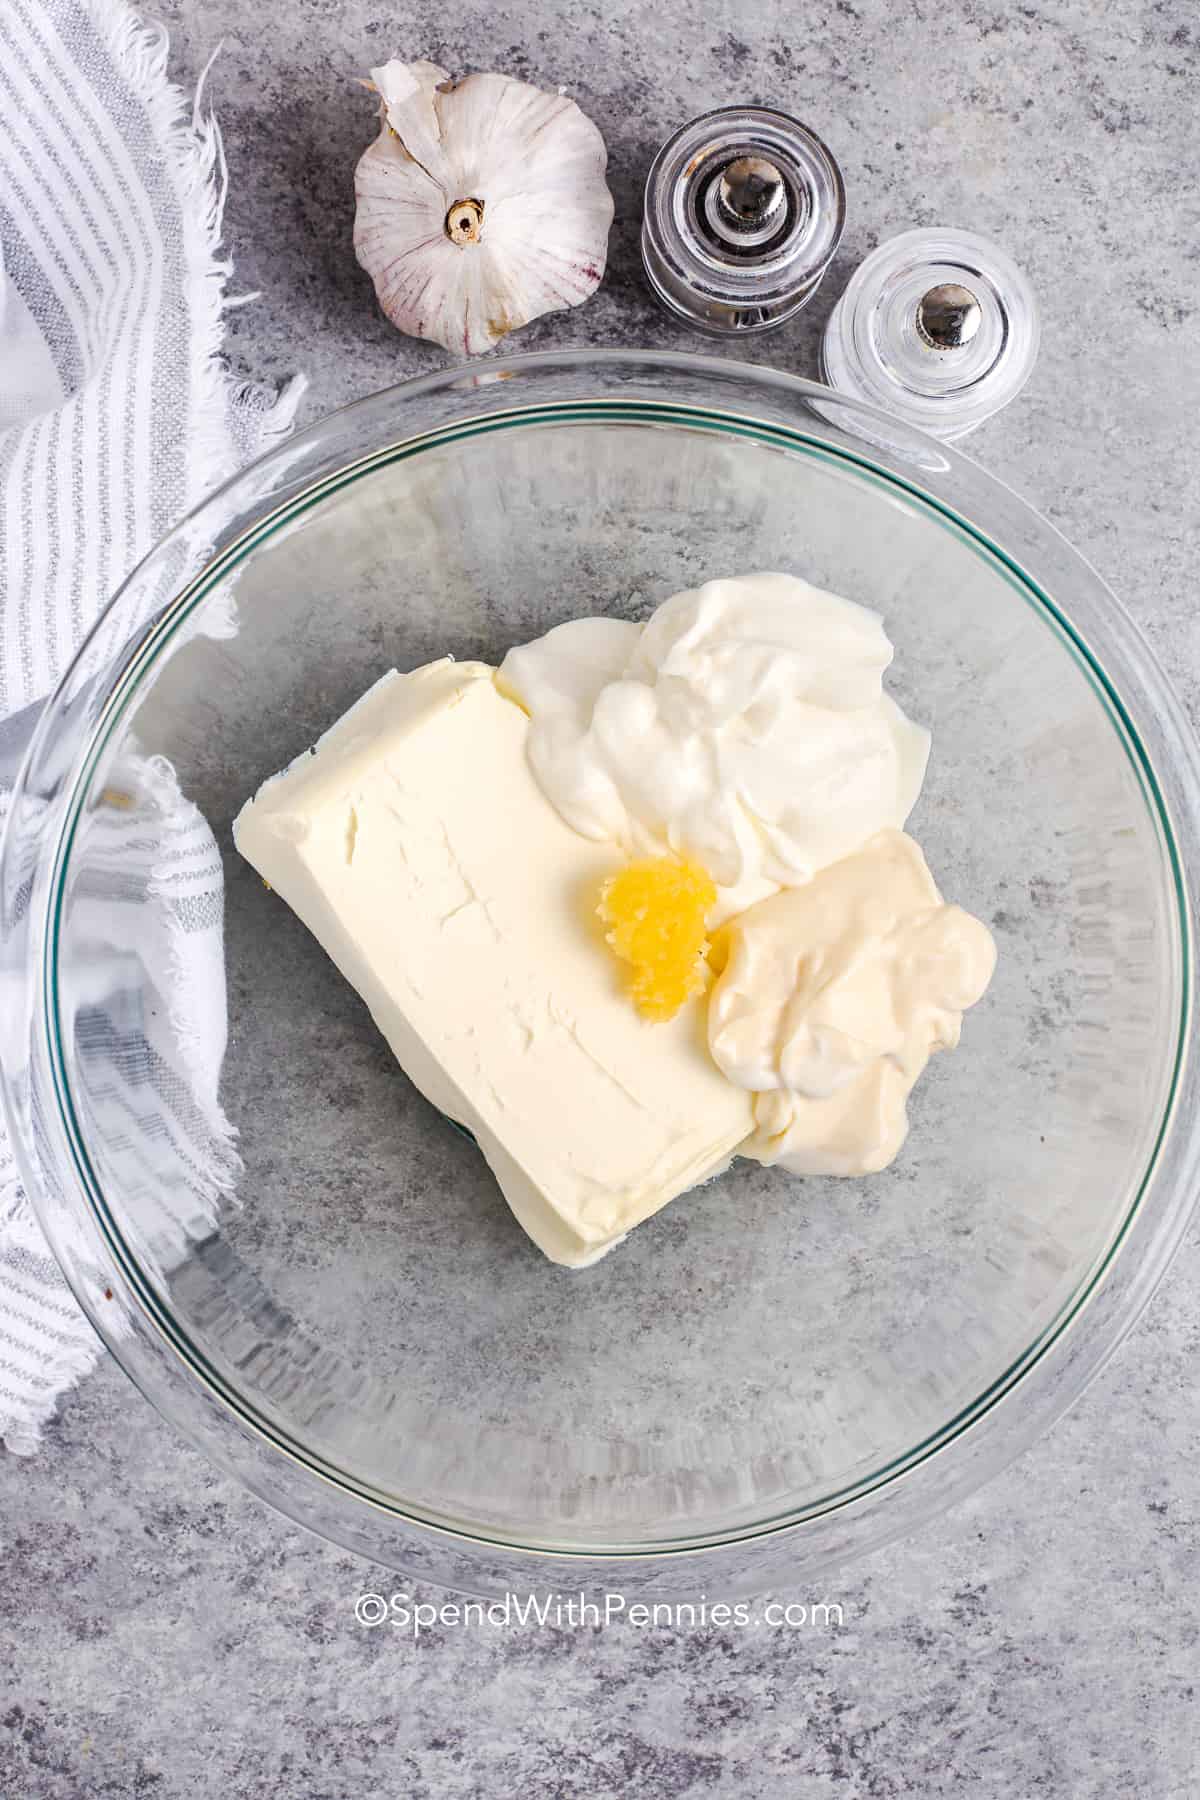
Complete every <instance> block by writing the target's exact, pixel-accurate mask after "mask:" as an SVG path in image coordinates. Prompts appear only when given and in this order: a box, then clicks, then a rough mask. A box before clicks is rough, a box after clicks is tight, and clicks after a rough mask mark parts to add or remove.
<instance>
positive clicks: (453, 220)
mask: <svg viewBox="0 0 1200 1800" xmlns="http://www.w3.org/2000/svg"><path fill="white" fill-rule="evenodd" d="M371 79H372V82H373V84H374V86H375V87H376V88H377V89H378V91H379V94H380V96H381V100H382V108H381V113H382V124H381V129H380V133H379V136H378V138H377V139H376V141H375V142H374V143H373V144H372V145H371V147H370V148H369V149H368V150H366V151H365V152H364V153H363V155H362V157H361V158H360V160H359V164H358V169H357V172H356V174H355V182H354V187H355V195H356V199H357V203H358V204H357V210H356V213H355V218H354V249H355V252H356V254H357V256H358V260H359V262H360V263H361V264H362V266H363V268H364V269H365V270H366V271H367V273H368V275H370V277H371V279H372V281H373V282H374V283H375V292H376V294H377V295H378V296H379V304H380V306H381V307H382V308H383V310H384V312H385V313H386V315H387V317H388V318H389V319H390V320H391V322H392V324H393V325H395V326H397V327H398V328H399V330H401V331H406V332H408V333H409V334H410V335H411V336H413V337H423V338H429V339H430V340H431V341H432V342H433V343H435V344H441V345H442V346H443V347H444V348H445V349H447V350H450V351H452V352H454V353H456V354H458V355H464V356H477V355H479V354H480V353H481V352H482V351H484V350H490V349H491V348H492V346H493V344H498V343H499V342H500V340H501V338H503V337H506V336H507V334H508V333H509V332H510V331H516V330H517V329H518V328H519V327H520V326H522V325H528V324H529V322H530V320H531V319H536V318H538V317H539V315H540V314H542V313H546V312H558V311H560V310H561V309H562V308H564V307H568V306H578V305H580V304H581V302H582V301H584V300H586V299H587V298H588V297H589V295H591V294H592V293H594V292H595V289H596V288H597V287H598V285H599V283H600V281H601V279H602V277H603V275H604V264H605V260H606V257H607V253H608V233H609V228H610V226H611V225H612V218H613V200H612V195H611V194H610V193H609V191H608V188H607V186H606V184H605V180H604V171H605V167H606V165H607V161H608V155H607V152H606V150H605V147H604V139H603V138H602V137H601V136H600V133H599V131H598V130H597V129H596V127H595V126H594V125H593V124H592V121H591V120H590V119H589V118H587V117H586V115H585V114H584V113H582V112H581V111H580V109H579V107H578V106H576V104H575V102H574V101H573V100H568V99H566V98H565V97H564V96H562V95H560V94H548V93H543V92H542V90H541V89H540V88H536V87H532V86H531V85H530V84H529V83H528V82H525V81H515V80H513V78H512V77H511V76H508V75H468V76H466V77H465V78H464V79H463V80H462V81H458V82H454V81H451V79H450V77H449V76H448V75H447V74H446V71H445V70H444V69H439V68H438V67H437V66H436V64H434V63H428V62H417V63H403V62H398V61H395V60H393V61H392V62H389V63H385V64H384V65H383V67H382V68H378V69H372V71H371Z"/></svg>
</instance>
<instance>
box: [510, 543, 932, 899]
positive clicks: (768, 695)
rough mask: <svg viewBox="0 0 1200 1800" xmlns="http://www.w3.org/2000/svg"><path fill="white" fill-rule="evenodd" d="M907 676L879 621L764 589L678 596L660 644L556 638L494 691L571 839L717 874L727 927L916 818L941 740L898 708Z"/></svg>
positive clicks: (575, 626) (718, 588)
mask: <svg viewBox="0 0 1200 1800" xmlns="http://www.w3.org/2000/svg"><path fill="white" fill-rule="evenodd" d="M891 660H892V646H891V643H890V641H889V639H888V637H887V634H886V632H885V631H884V629H883V623H882V620H881V619H880V617H879V615H878V613H874V612H871V611H869V610H868V608H866V607H865V606H859V605H857V604H856V602H854V601H852V600H843V599H841V598H840V597H839V596H838V595H836V594H829V593H825V592H824V591H823V590H822V589H820V588H815V587H812V586H811V585H810V584H809V583H808V582H807V581H801V580H799V579H798V578H797V577H796V576H794V575H770V574H768V575H748V576H742V577H738V578H737V579H731V580H725V581H709V582H706V583H705V584H704V586H703V587H699V588H695V589H691V590H689V591H687V592H685V593H681V594H676V595H675V596H674V598H673V599H670V600H668V601H666V602H665V604H664V605H662V606H660V607H659V609H658V611H657V612H656V613H655V614H654V615H653V617H652V618H651V619H650V620H649V621H648V623H647V624H646V625H644V626H641V625H633V624H628V623H626V622H624V621H622V620H616V619H599V618H594V619H577V620H571V621H569V622H568V623H567V624H565V625H558V626H556V627H555V628H554V630H553V631H550V632H548V633H547V634H546V636H545V637H542V638H538V639H537V640H536V641H535V642H533V643H530V644H524V645H521V646H519V647H518V648H516V649H514V650H510V651H509V653H508V655H507V656H506V657H505V659H504V661H503V663H502V664H501V666H500V669H499V671H498V674H497V677H496V681H497V685H498V687H499V688H500V691H501V692H502V693H503V694H506V695H507V696H508V697H509V698H510V699H514V700H516V701H517V702H518V703H519V704H520V705H521V706H523V707H524V708H525V710H526V712H528V714H529V716H530V729H529V748H528V754H529V762H530V766H531V768H532V770H533V773H534V775H535V777H536V779H537V781H538V784H539V785H540V787H541V789H542V791H543V793H545V795H546V796H547V798H548V799H549V800H550V801H551V803H552V804H553V805H554V806H555V807H556V808H557V810H558V812H559V813H560V814H561V816H562V817H563V818H564V819H565V820H566V822H567V824H568V825H571V826H572V827H573V828H574V829H575V830H576V831H578V832H580V833H581V834H582V835H583V836H584V837H587V838H593V839H611V840H613V841H615V842H616V843H619V844H620V845H622V846H623V847H624V848H625V849H626V850H627V851H628V852H630V853H631V854H639V855H642V854H650V855H661V854H665V853H667V852H669V851H674V852H676V853H678V854H679V855H682V856H687V857H690V858H692V859H694V860H695V861H697V862H699V863H701V864H702V865H703V866H704V867H705V868H706V869H707V870H708V871H709V873H710V874H711V875H712V877H713V879H714V881H715V882H716V883H717V885H718V888H719V889H720V890H721V892H720V899H719V905H718V910H717V914H716V920H717V921H719V920H721V919H724V918H728V917H730V916H731V915H732V914H733V913H736V912H738V911H741V910H742V909H743V908H744V907H746V906H748V905H750V904H751V903H752V902H754V901H756V900H759V899H761V898H763V897H764V896H766V895H768V894H772V893H775V892H777V891H778V889H779V888H780V887H791V886H794V885H796V884H798V883H801V882H806V881H808V880H809V879H810V877H811V876H812V875H813V874H815V872H816V871H817V870H818V869H822V868H824V867H826V866H827V865H828V864H830V863H833V862H836V861H837V860H838V859H839V858H840V857H844V856H847V855H848V854H849V853H850V852H851V851H852V850H854V849H856V848H857V847H858V846H859V845H860V844H862V843H863V842H864V840H865V839H867V838H869V837H871V836H873V834H874V833H876V832H878V831H880V830H882V829H884V828H885V827H888V826H894V827H899V826H902V825H903V824H904V822H905V820H906V819H907V818H908V815H909V813H910V812H911V810H912V808H913V806H914V804H915V803H916V799H917V796H918V794H919V793H920V790H921V783H922V781H923V780H924V777H925V764H926V761H927V759H928V756H929V733H928V732H927V731H925V730H923V729H922V727H920V726H919V725H914V724H913V723H912V722H911V721H910V720H909V719H907V718H906V717H905V715H904V713H903V712H901V710H900V708H899V707H898V706H897V705H896V703H895V702H894V701H893V700H892V699H891V698H890V697H889V696H888V695H887V694H885V693H884V691H883V675H884V671H885V670H886V669H887V667H888V665H889V663H890V662H891Z"/></svg>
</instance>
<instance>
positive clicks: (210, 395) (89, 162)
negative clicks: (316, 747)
mask: <svg viewBox="0 0 1200 1800" xmlns="http://www.w3.org/2000/svg"><path fill="white" fill-rule="evenodd" d="M166 63H167V40H166V34H165V32H164V31H163V30H162V28H161V27H158V26H155V25H151V24H147V23H144V22H143V21H142V20H140V19H139V18H138V17H137V16H136V15H135V14H134V13H133V12H131V11H130V9H129V7H128V6H127V5H126V4H125V0H3V4H0V826H2V825H3V820H4V816H5V814H6V812H7V790H8V789H9V788H10V787H11V782H12V778H13V774H14V772H15V765H16V763H17V762H18V761H19V755H20V750H21V747H22V744H23V741H24V739H25V738H26V737H27V735H28V731H29V730H30V729H31V726H32V721H33V719H34V718H35V717H36V713H37V707H38V703H40V702H41V701H42V700H43V699H44V698H45V696H46V694H47V692H48V691H49V690H50V688H51V687H52V686H53V684H54V682H55V681H56V680H57V679H58V677H59V675H60V674H61V673H62V671H63V669H64V667H65V665H66V663H67V662H68V660H69V659H70V657H71V655H72V654H73V652H74V651H75V649H76V648H77V647H78V645H79V642H80V640H81V638H82V637H83V636H84V635H85V634H86V632H87V631H88V630H89V628H90V627H91V626H92V625H93V623H94V622H95V620H96V617H97V615H98V613H99V612H100V611H101V609H102V608H103V605H104V603H105V601H106V599H107V598H108V597H109V596H110V595H112V594H113V592H114V591H115V590H116V588H117V587H118V586H119V585H120V583H121V581H122V580H123V578H124V577H125V575H126V574H128V572H129V571H130V570H131V569H132V568H133V566H134V564H135V563H137V562H138V560H139V559H140V558H141V557H142V556H143V555H144V554H145V553H146V551H147V550H148V549H149V548H150V547H151V545H152V544H153V543H154V541H155V540H156V539H157V538H158V537H159V536H160V535H161V534H162V533H163V532H164V531H165V530H166V529H167V528H168V527H169V526H170V525H171V524H173V523H174V522H175V520H177V519H178V518H179V517H180V515H181V514H182V513H184V512H185V511H186V510H187V509H188V508H189V507H190V506H192V505H193V504H195V503H196V502H197V501H198V500H199V499H200V498H201V496H202V495H203V494H204V493H205V492H206V490H208V489H209V488H211V487H212V486H213V485H214V484H215V483H216V482H218V481H220V480H221V479H223V478H224V477H225V476H227V475H229V474H230V473H232V472H233V470H234V469H235V468H236V467H237V466H238V465H239V463H241V462H243V461H245V460H247V459H248V458H249V457H250V456H251V455H253V454H255V453H256V452H257V451H258V450H260V449H261V448H263V447H264V446H265V444H266V442H267V441H268V440H270V439H271V438H273V437H277V436H279V435H281V434H283V433H284V432H286V431H287V430H288V429H289V427H290V425H291V422H292V418H293V415H294V412H295V407H296V403H297V401H298V399H299V397H300V393H301V388H302V383H301V382H300V380H299V379H297V380H295V381H293V382H292V383H291V384H289V386H288V387H287V389H285V391H284V392H283V393H282V394H278V395H276V394H271V393H268V392H266V391H265V390H263V389H262V388H259V387H256V386H254V385H252V384H248V383H241V382H238V381H236V380H235V379H233V377H232V376H231V375H230V373H229V371H228V369H227V368H226V366H225V364H224V363H223V361H222V360H221V357H220V349H221V343H222V337H223V321H222V314H223V309H224V307H225V305H226V304H227V300H226V296H225V284H226V281H227V279H228V276H229V273H230V267H229V263H228V261H227V260H223V259H222V258H221V256H220V254H219V239H220V231H221V212H222V204H223V200H224V193H225V167H224V160H223V156H222V151H221V140H220V135H219V132H218V130H217V126H216V122H215V121H214V120H213V119H212V118H211V117H202V116H201V113H200V110H199V100H198V97H197V103H196V105H195V106H194V107H193V106H188V105H187V104H186V103H185V100H184V96H183V94H182V93H181V92H180V90H179V89H178V88H177V87H175V86H173V85H172V84H171V83H170V82H169V81H168V80H167V75H166ZM162 598H163V599H165V598H167V596H165V595H164V596H162ZM136 623H137V621H134V620H127V619H126V620H115V619H114V620H113V623H112V629H113V631H114V633H116V632H118V631H119V632H120V633H121V635H122V637H123V636H124V634H125V633H127V632H128V631H129V630H130V628H131V627H132V626H133V625H135V624H136ZM117 648H118V641H117V639H116V638H115V637H114V642H113V644H112V646H111V649H112V650H113V651H114V652H115V650H116V649H117ZM123 786H124V789H125V790H126V792H127V794H128V797H129V804H128V806H126V807H124V808H123V809H121V810H119V811H118V812H116V813H115V814H114V815H113V816H112V817H111V818H110V819H108V820H106V821H103V822H102V823H101V824H100V825H99V826H98V827H97V828H98V829H102V830H107V831H109V832H110V833H111V837H112V841H111V844H108V845H103V846H101V847H100V850H99V853H98V855H99V861H98V863H97V866H100V867H102V866H103V858H104V856H105V855H108V856H110V857H111V860H112V867H113V870H114V872H119V884H118V886H117V888H116V889H113V888H112V887H110V889H109V890H108V891H107V892H106V896H105V899H104V902H103V904H102V905H101V904H99V903H97V906H96V916H95V932H96V945H97V968H98V986H97V997H96V1000H95V1004H94V1005H93V1006H92V1007H91V1008H90V1010H89V1012H88V1013H87V1015H86V1016H80V1017H78V1018H77V1019H76V1021H75V1030H76V1042H77V1047H79V1049H80V1053H81V1054H86V1055H89V1056H90V1057H91V1058H92V1065H91V1066H92V1068H93V1070H96V1069H99V1070H100V1071H101V1073H102V1074H104V1073H105V1072H107V1073H109V1074H110V1075H111V1079H110V1080H108V1081H104V1080H100V1081H98V1082H97V1083H96V1085H95V1091H96V1092H97V1093H98V1094H100V1095H101V1098H102V1103H103V1102H104V1101H105V1097H106V1100H107V1103H108V1104H110V1105H111V1106H112V1108H113V1109H114V1116H116V1115H117V1114H120V1113H122V1112H123V1113H125V1114H129V1115H130V1116H132V1115H133V1114H134V1113H136V1115H137V1116H138V1117H139V1118H140V1119H141V1120H142V1121H143V1123H144V1122H145V1120H146V1118H147V1114H148V1113H150V1114H151V1115H152V1116H153V1122H154V1126H155V1129H154V1130H153V1131H146V1132H145V1134H144V1135H145V1140H146V1143H147V1144H148V1145H152V1144H153V1143H154V1141H155V1140H156V1139H158V1140H159V1141H161V1142H162V1143H163V1144H164V1145H170V1144H171V1143H172V1142H173V1141H174V1142H175V1143H176V1144H178V1142H179V1140H180V1139H184V1140H186V1142H187V1144H188V1146H189V1148H190V1149H191V1151H192V1152H193V1159H194V1161H195V1164H196V1167H197V1170H198V1171H199V1173H198V1175H197V1181H196V1185H195V1190H194V1192H193V1193H192V1194H191V1195H190V1196H185V1197H183V1199H182V1200H181V1199H180V1198H179V1197H178V1196H176V1197H175V1198H174V1199H173V1200H172V1202H171V1205H170V1208H169V1209H168V1210H167V1212H165V1213H164V1214H163V1216H162V1217H156V1216H155V1214H154V1207H155V1205H156V1191H157V1190H156V1183H155V1170H154V1167H153V1161H152V1152H151V1160H149V1161H148V1162H147V1165H146V1168H145V1171H144V1175H145V1181H144V1186H145V1191H146V1204H145V1208H144V1214H145V1216H146V1218H147V1219H148V1220H149V1224H148V1231H149V1234H150V1237H151V1239H152V1240H153V1243H152V1247H153V1249H154V1250H155V1251H156V1253H157V1254H159V1255H161V1256H163V1257H169V1255H170V1251H171V1245H172V1241H173V1240H176V1241H177V1242H178V1243H179V1244H180V1245H182V1242H183V1240H184V1238H185V1237H186V1236H187V1235H192V1234H195V1233H197V1232H199V1231H202V1230H204V1229H206V1228H207V1225H208V1224H209V1223H210V1222H211V1217H212V1213H213V1209H214V1208H215V1205H216V1204H217V1201H218V1200H219V1198H220V1195H221V1194H222V1193H223V1192H225V1191H227V1189H228V1187H229V1185H230V1182H231V1180H232V1175H233V1172H234V1169H235V1167H236V1160H235V1158H234V1156H233V1152H232V1146H231V1140H230V1134H229V1131H228V1128H227V1126H226V1125H225V1121H224V1119H223V1116H222V1114H221V1111H220V1106H219V1104H218V1101H217V1076H218V1073H219V1068H220V1061H221V1055H222V1052H223V1048H224V1019H223V1017H218V1016H216V1014H215V1012H214V1008H213V1003H212V996H213V995H214V994H217V995H223V993H224V981H223V969H222V944H221V905H222V890H221V860H220V856H219V855H218V854H217V851H216V846H215V844H214V842H213V839H212V835H211V833H210V832H209V830H208V827H207V825H206V824H205V822H204V820H203V819H202V818H201V816H200V815H199V813H197V812H196V810H195V808H194V807H192V806H191V805H190V804H189V803H188V802H187V801H186V800H185V799H184V798H183V797H182V796H181V795H180V794H179V792H178V789H177V787H176V786H175V785H174V776H173V774H172V772H171V770H170V769H169V768H168V767H166V766H165V765H160V764H154V763H150V762H146V763H144V764H142V765H140V766H138V767H131V768H129V769H127V770H125V771H123ZM114 891H116V892H117V898H116V900H114V898H113V892H114ZM147 895H149V896H151V897H152V898H153V900H154V902H155V904H154V905H152V906H151V907H150V908H147V907H146V906H145V898H146V896H147ZM125 901H127V902H128V906H127V907H126V909H125V911H124V912H123V910H122V906H123V902H125ZM84 903H85V904H86V901H85V902H84ZM148 917H151V918H152V923H151V924H150V925H149V927H148V926H147V924H146V921H147V918H148ZM126 920H128V921H134V920H136V926H135V925H133V924H130V925H129V928H128V929H126V923H125V921H126ZM131 956H132V957H136V958H137V959H138V969H137V975H136V979H135V978H133V976H132V972H131V971H130V969H129V965H128V964H127V963H123V960H122V959H125V958H128V957H131ZM122 967H125V968H126V970H127V979H126V980H124V981H122V980H121V978H120V972H121V969H122ZM105 971H107V973H108V975H110V976H111V978H112V979H111V982H110V983H109V986H108V987H105V985H104V982H103V980H100V979H99V975H103V974H104V972H105ZM2 974H3V971H2V970H0V977H2ZM146 991H154V992H157V993H159V994H160V995H161V998H162V1001H163V1006H162V1008H161V1009H160V1010H156V1017H157V1018H158V1019H159V1020H166V1021H168V1022H169V1024H170V1026H171V1030H170V1031H168V1033H167V1035H166V1037H165V1038H160V1039H158V1040H157V1041H156V1039H155V1036H154V1032H153V1031H152V1030H151V1029H150V1027H149V1026H148V1025H147V1024H146V1021H145V1019H144V1018H142V1017H140V1016H138V1017H131V1016H130V1014H129V1009H128V1001H129V996H130V995H131V994H137V993H143V994H144V993H145V992H146ZM156 1029H157V1030H159V1031H160V1032H161V1031H162V1030H163V1027H162V1026H161V1024H160V1026H158V1027H157V1028H156ZM181 1057H182V1058H186V1059H187V1080H186V1081H185V1082H181V1081H180V1080H179V1060H180V1058H181ZM106 1058H107V1059H108V1060H107V1062H106V1061H105V1059H106ZM185 1090H186V1093H187V1096H188V1101H187V1104H186V1105H181V1104H180V1101H179V1095H180V1093H181V1092H183V1091H185ZM173 1160H174V1162H175V1164H176V1165H178V1163H179V1161H180V1158H179V1156H178V1154H176V1155H175V1156H174V1158H173ZM98 1354H99V1345H98V1341H97V1339H96V1337H95V1335H94V1333H93V1332H92V1330H91V1327H90V1326H89V1325H88V1323H87V1321H86V1320H85V1318H84V1316H83V1314H82V1312H81V1311H80V1310H79V1308H78V1307H77V1306H76V1304H75V1301H74V1299H73V1297H72V1295H71V1293H70V1290H69V1289H68V1288H67V1286H66V1284H65V1282H64V1281H63V1278H62V1276H61V1275H60V1273H59V1271H58V1268H57V1265H56V1264H55V1263H54V1261H53V1259H52V1258H51V1257H50V1256H49V1254H48V1252H47V1249H46V1246H45V1243H44V1241H43V1239H42V1238H41V1235H40V1232H39V1230H38V1226H37V1223H36V1220H35V1217H34V1214H33V1211H32V1209H31V1207H30V1205H29V1200H28V1197H27V1195H26V1194H25V1192H24V1190H23V1186H22V1181H21V1174H20V1169H19V1167H18V1162H17V1158H16V1157H15V1156H14V1152H13V1146H12V1145H11V1144H10V1143H9V1142H8V1140H7V1138H6V1136H5V1133H4V1127H3V1124H2V1123H0V1442H2V1443H4V1444H6V1445H7V1447H8V1448H9V1449H10V1450H13V1451H17V1452H29V1451H31V1450H33V1449H34V1448H35V1446H36V1444H37V1440H38V1434H39V1430H40V1427H41V1425H42V1424H43V1423H44V1421H45V1420H46V1419H47V1418H49V1417H50V1415H51V1414H52V1412H53V1410H54V1405H55V1402H56V1400H57V1398H58V1396H59V1395H60V1394H61V1393H62V1392H63V1390H64V1389H65V1388H67V1387H68V1386H70V1385H71V1384H72V1383H73V1382H74V1381H75V1380H76V1379H77V1378H78V1377H79V1376H80V1375H81V1374H83V1373H85V1372H86V1370H87V1369H88V1368H89V1367H90V1366H91V1365H92V1363H93V1362H94V1360H95V1358H96V1356H97V1355H98Z"/></svg>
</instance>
